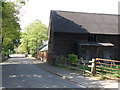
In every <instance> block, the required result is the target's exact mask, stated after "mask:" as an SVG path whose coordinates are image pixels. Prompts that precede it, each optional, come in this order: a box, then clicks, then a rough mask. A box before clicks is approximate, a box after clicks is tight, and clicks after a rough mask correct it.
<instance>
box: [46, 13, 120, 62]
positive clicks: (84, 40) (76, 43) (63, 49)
mask: <svg viewBox="0 0 120 90" xmlns="http://www.w3.org/2000/svg"><path fill="white" fill-rule="evenodd" d="M119 37H120V33H119V32H118V15H111V14H96V13H81V12H67V11H51V14H50V25H49V44H48V55H49V56H50V55H53V57H54V56H56V55H66V56H67V55H68V54H70V53H74V54H77V55H78V56H79V58H84V59H86V60H91V59H92V58H97V57H98V58H107V59H117V60H120V57H119V55H118V52H119V50H120V45H119V43H118V42H120V40H119V39H118V38H119ZM50 57H51V56H50ZM48 58H49V57H48ZM48 62H51V61H50V58H49V59H48Z"/></svg>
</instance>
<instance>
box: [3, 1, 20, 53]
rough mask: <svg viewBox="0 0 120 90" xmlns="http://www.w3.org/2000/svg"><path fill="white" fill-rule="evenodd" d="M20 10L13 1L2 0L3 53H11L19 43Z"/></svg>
mask: <svg viewBox="0 0 120 90" xmlns="http://www.w3.org/2000/svg"><path fill="white" fill-rule="evenodd" d="M18 14H19V11H18V10H17V9H16V5H15V4H14V3H13V2H2V53H3V54H9V52H10V51H13V50H14V47H17V46H18V45H19V39H20V25H19V23H18V21H19V18H18V17H17V15H18Z"/></svg>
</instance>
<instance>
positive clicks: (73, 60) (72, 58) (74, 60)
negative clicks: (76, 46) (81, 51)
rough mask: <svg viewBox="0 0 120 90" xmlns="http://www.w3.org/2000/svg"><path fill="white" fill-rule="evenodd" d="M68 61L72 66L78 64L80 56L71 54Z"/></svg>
mask: <svg viewBox="0 0 120 90" xmlns="http://www.w3.org/2000/svg"><path fill="white" fill-rule="evenodd" d="M68 60H69V62H70V63H72V64H78V62H79V61H78V56H77V55H75V54H69V55H68Z"/></svg>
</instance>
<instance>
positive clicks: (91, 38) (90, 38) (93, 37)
mask: <svg viewBox="0 0 120 90" xmlns="http://www.w3.org/2000/svg"><path fill="white" fill-rule="evenodd" d="M88 41H91V42H96V35H89V37H88Z"/></svg>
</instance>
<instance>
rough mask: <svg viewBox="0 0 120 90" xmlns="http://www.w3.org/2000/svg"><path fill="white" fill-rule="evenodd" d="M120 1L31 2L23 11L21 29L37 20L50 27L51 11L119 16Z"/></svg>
mask: <svg viewBox="0 0 120 90" xmlns="http://www.w3.org/2000/svg"><path fill="white" fill-rule="evenodd" d="M119 1H120V0H29V1H28V2H26V6H24V7H23V8H22V10H21V13H22V16H21V19H20V20H21V28H22V29H23V28H25V27H26V26H27V25H28V24H29V23H31V22H32V21H34V20H35V19H39V20H41V21H42V23H43V24H46V25H47V26H48V24H49V16H50V10H63V11H76V12H90V13H106V14H118V2H119Z"/></svg>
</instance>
